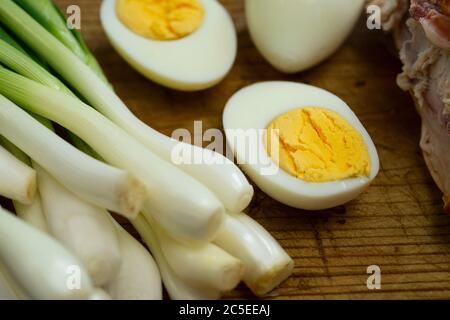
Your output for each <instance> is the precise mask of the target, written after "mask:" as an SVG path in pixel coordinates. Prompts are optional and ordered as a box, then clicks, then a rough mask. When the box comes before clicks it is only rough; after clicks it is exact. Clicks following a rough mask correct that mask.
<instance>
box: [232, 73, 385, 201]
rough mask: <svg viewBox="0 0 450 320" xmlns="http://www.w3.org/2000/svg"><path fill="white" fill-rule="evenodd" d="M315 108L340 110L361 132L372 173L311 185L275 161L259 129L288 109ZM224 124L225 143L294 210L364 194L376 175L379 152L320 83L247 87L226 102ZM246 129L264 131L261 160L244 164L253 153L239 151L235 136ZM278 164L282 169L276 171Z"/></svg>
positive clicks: (262, 184) (264, 188) (267, 188)
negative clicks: (283, 168)
mask: <svg viewBox="0 0 450 320" xmlns="http://www.w3.org/2000/svg"><path fill="white" fill-rule="evenodd" d="M311 106H313V107H321V108H326V109H329V110H331V111H334V112H336V113H337V114H339V115H340V116H341V117H342V118H344V119H345V120H347V121H348V122H349V123H350V124H351V125H352V126H353V128H354V129H355V130H356V131H357V132H359V133H360V134H361V136H362V138H363V139H364V142H365V144H366V145H367V148H368V152H369V156H370V161H371V170H370V175H369V176H368V177H358V178H350V179H345V180H339V181H334V182H323V183H310V182H305V181H303V180H301V179H298V178H296V177H294V176H292V175H290V174H288V173H287V172H285V171H284V170H282V169H280V168H279V167H278V166H277V165H276V164H275V163H274V162H273V161H271V159H270V158H269V156H268V154H267V152H266V149H265V137H266V133H265V131H264V130H261V129H266V128H267V127H268V126H269V124H270V123H271V122H272V121H273V120H274V119H275V118H277V117H278V116H280V115H282V114H284V113H286V112H288V111H290V110H294V109H298V108H302V107H311ZM223 126H224V129H225V132H226V135H227V142H228V144H229V145H230V147H231V149H232V151H233V152H234V154H235V156H236V159H237V160H238V162H239V164H240V165H241V167H242V169H243V170H244V171H245V173H246V174H247V175H248V176H249V177H250V178H251V179H252V180H253V181H254V182H255V183H256V184H257V185H258V187H259V188H260V189H261V190H262V191H264V192H265V193H266V194H268V195H269V196H271V197H272V198H274V199H276V200H278V201H280V202H282V203H284V204H286V205H289V206H292V207H295V208H300V209H306V210H321V209H327V208H331V207H335V206H339V205H341V204H344V203H346V202H348V201H351V200H353V199H354V198H356V197H357V196H358V195H359V194H360V193H361V192H363V191H364V190H365V189H366V188H367V187H368V186H369V184H370V182H371V181H372V180H373V179H374V178H375V176H376V175H377V174H378V170H379V159H378V154H377V150H376V148H375V145H374V143H373V142H372V139H371V138H370V136H369V134H368V133H367V131H366V129H365V128H364V126H363V125H362V124H361V122H360V121H359V119H358V118H357V116H356V115H355V114H354V113H353V111H352V110H351V109H350V107H349V106H348V105H347V104H346V103H345V102H344V101H342V100H341V99H340V98H339V97H337V96H335V95H334V94H332V93H330V92H328V91H325V90H323V89H319V88H317V87H313V86H309V85H304V84H299V83H293V82H282V81H273V82H262V83H257V84H254V85H251V86H249V87H246V88H244V89H242V90H240V91H238V92H237V93H236V94H234V95H233V97H232V98H231V99H230V100H229V101H228V103H227V105H226V107H225V110H224V114H223ZM236 129H241V131H240V132H239V130H237V131H236ZM248 129H260V130H259V131H258V138H257V144H258V145H257V152H258V163H254V162H252V163H248V161H247V163H243V162H245V160H246V159H247V160H249V157H248V155H245V154H240V153H241V152H242V147H238V146H237V139H236V136H239V135H240V134H241V135H242V134H246V133H245V130H248ZM236 132H238V133H236ZM269 164H270V165H269ZM274 168H275V169H278V170H272V169H274ZM264 172H265V173H264ZM267 172H271V173H272V174H267ZM274 172H275V173H274Z"/></svg>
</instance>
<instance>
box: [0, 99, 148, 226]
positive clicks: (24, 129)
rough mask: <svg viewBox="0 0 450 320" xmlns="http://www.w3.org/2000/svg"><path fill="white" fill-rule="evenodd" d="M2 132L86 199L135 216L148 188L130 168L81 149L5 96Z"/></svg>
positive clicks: (0, 122) (1, 103) (1, 109)
mask: <svg viewBox="0 0 450 320" xmlns="http://www.w3.org/2000/svg"><path fill="white" fill-rule="evenodd" d="M43 107H44V108H45V106H43ZM0 134H2V135H3V136H4V137H5V138H7V139H8V140H9V141H10V142H11V143H14V144H15V145H16V146H17V147H18V148H20V149H21V150H23V151H24V152H25V153H27V155H28V156H30V157H31V158H32V159H34V160H35V161H36V162H37V163H39V164H40V165H41V166H42V167H44V168H45V169H46V170H47V171H48V172H50V173H51V174H52V175H53V176H54V177H55V178H56V179H57V180H58V181H59V182H60V183H61V184H62V185H64V186H65V187H66V188H67V189H69V190H71V191H72V192H73V193H75V194H77V195H78V196H80V197H81V198H82V199H85V200H86V201H89V202H92V203H94V204H96V205H98V206H100V207H104V208H107V209H109V210H113V211H116V212H118V213H121V214H123V215H125V216H131V217H132V216H134V215H135V214H136V212H137V210H139V209H140V207H141V205H142V203H143V201H144V199H145V191H144V190H145V189H144V188H143V187H142V185H141V184H140V182H138V181H137V180H136V179H135V178H132V177H131V176H130V175H129V174H128V173H127V172H125V171H123V170H119V169H116V168H114V167H111V166H108V165H106V164H104V163H102V162H100V161H98V160H95V159H93V158H91V157H89V156H87V155H86V154H84V153H83V152H81V151H79V150H77V149H76V148H74V147H73V146H72V145H70V144H69V143H67V142H66V141H65V140H63V139H62V138H60V137H58V136H57V135H56V134H54V133H53V132H52V131H50V130H49V129H47V128H46V127H45V126H43V125H42V124H41V123H40V122H38V121H37V120H35V119H34V118H33V117H31V116H30V115H29V114H27V113H26V112H25V111H23V110H22V109H20V108H19V107H17V106H16V105H14V104H13V103H12V102H11V101H9V100H8V99H6V98H5V97H3V96H0Z"/></svg>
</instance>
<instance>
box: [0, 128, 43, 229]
mask: <svg viewBox="0 0 450 320" xmlns="http://www.w3.org/2000/svg"><path fill="white" fill-rule="evenodd" d="M0 144H1V145H3V147H5V149H6V150H8V151H9V152H10V153H11V154H12V155H14V156H15V157H16V158H17V159H18V160H20V161H22V162H23V163H24V164H26V165H27V166H29V167H31V161H30V158H28V156H27V155H26V154H25V153H23V152H22V150H20V149H19V148H17V147H16V146H15V145H13V144H12V143H11V142H9V141H8V140H7V139H5V138H4V137H2V136H0ZM13 205H14V209H15V210H16V213H17V215H18V216H19V217H20V218H21V219H22V220H24V221H26V222H28V223H29V224H31V225H32V226H34V227H36V228H38V229H39V230H41V231H43V232H48V228H47V221H46V220H45V215H44V212H43V211H42V205H41V197H40V195H39V192H36V194H35V196H34V198H33V200H32V201H31V203H30V204H23V203H21V202H20V201H17V200H13Z"/></svg>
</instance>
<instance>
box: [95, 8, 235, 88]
mask: <svg viewBox="0 0 450 320" xmlns="http://www.w3.org/2000/svg"><path fill="white" fill-rule="evenodd" d="M101 21H102V25H103V28H104V30H105V32H106V34H107V36H108V38H109V40H110V41H111V43H112V45H113V47H114V48H115V49H116V50H117V52H118V53H119V54H120V55H121V56H122V57H123V58H124V59H125V60H126V61H127V62H128V63H129V64H130V65H131V66H132V67H134V68H135V69H136V70H137V71H138V72H140V73H141V74H142V75H144V76H145V77H147V78H149V79H151V80H153V81H155V82H157V83H159V84H162V85H165V86H167V87H170V88H173V89H178V90H185V91H194V90H202V89H206V88H209V87H211V86H213V85H215V84H217V83H218V82H220V81H221V80H222V79H223V78H224V77H225V76H226V74H227V73H228V72H229V71H230V69H231V67H232V65H233V63H234V60H235V58H236V53H237V38H236V31H235V28H234V25H233V22H232V20H231V18H230V16H229V14H228V12H227V11H226V10H225V8H224V7H223V6H222V5H221V4H220V3H219V2H218V1H216V0H104V1H103V4H102V8H101Z"/></svg>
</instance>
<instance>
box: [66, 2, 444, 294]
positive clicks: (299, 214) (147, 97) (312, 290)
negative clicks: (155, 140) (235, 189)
mask: <svg viewBox="0 0 450 320" xmlns="http://www.w3.org/2000/svg"><path fill="white" fill-rule="evenodd" d="M221 2H222V3H223V4H224V5H225V6H226V7H227V9H229V11H230V12H231V14H232V16H233V19H234V21H235V24H236V28H237V30H238V35H239V53H238V57H237V61H236V64H235V65H234V68H233V69H232V71H231V73H230V74H229V75H228V76H227V77H226V79H225V80H224V81H223V82H222V83H220V84H219V85H218V86H216V87H214V88H212V89H209V90H206V91H203V92H198V93H182V92H176V91H173V90H169V89H166V88H163V87H161V86H159V85H157V84H154V83H152V82H150V81H149V80H147V79H145V78H143V77H142V76H140V75H139V74H138V73H137V72H135V71H134V70H133V69H132V68H130V67H129V66H128V65H127V64H126V63H125V62H124V61H123V60H122V59H121V58H120V57H119V55H118V54H117V53H116V52H115V51H114V50H113V48H112V47H111V46H110V44H109V42H108V40H107V38H106V36H105V34H104V32H103V30H102V28H101V25H100V21H99V7H100V3H101V1H100V0H94V1H93V0H58V1H57V3H58V4H59V5H60V6H61V8H63V9H65V8H67V6H69V5H72V4H77V5H79V6H80V7H81V13H82V25H81V27H82V30H81V31H82V33H83V35H84V37H85V39H86V40H87V42H88V44H89V46H90V48H91V49H92V51H93V52H94V54H95V55H96V56H97V57H98V59H99V61H100V63H101V65H102V66H103V68H104V70H105V72H106V74H107V76H108V78H109V80H110V81H111V82H112V83H113V85H114V88H115V90H116V91H117V93H118V94H119V96H120V97H121V98H122V99H123V100H124V101H125V102H126V104H127V105H128V106H129V107H130V108H131V109H132V110H133V112H134V113H136V114H137V115H138V116H139V117H140V118H141V119H142V120H144V121H145V122H147V123H148V124H149V125H151V126H153V127H154V128H155V129H157V130H159V131H161V132H163V133H165V134H167V135H170V134H171V133H172V131H173V130H175V129H177V128H187V129H189V130H191V131H193V123H194V121H195V120H202V121H203V129H204V130H206V129H208V128H222V123H221V117H222V110H223V108H224V105H225V103H226V101H227V99H228V98H229V97H230V96H231V95H232V94H233V93H234V92H236V91H237V90H238V89H240V88H242V87H244V86H246V85H249V84H252V83H254V82H257V81H265V80H290V81H296V82H303V83H310V84H313V85H316V86H319V87H322V88H325V89H327V90H330V91H331V92H333V93H335V94H337V95H339V96H340V97H341V98H343V99H344V100H345V101H346V102H348V104H349V105H350V106H351V107H352V108H353V110H354V111H355V112H356V114H357V115H358V116H359V118H360V120H361V122H362V123H363V124H364V125H365V127H366V128H367V130H368V131H369V133H370V134H371V136H372V138H373V140H374V142H375V144H376V146H377V148H378V152H379V156H380V160H381V171H380V174H379V175H378V177H377V179H376V180H375V182H374V183H373V185H372V186H371V187H370V188H369V189H368V190H367V191H366V192H365V193H364V194H363V195H361V196H360V197H359V198H358V199H356V200H355V201H353V202H351V203H349V204H347V205H345V206H341V207H338V208H335V209H332V210H325V211H321V212H306V211H302V210H296V209H292V208H289V207H286V206H284V205H282V204H280V203H278V202H276V201H274V200H272V199H271V198H269V197H268V196H266V195H265V194H263V193H262V192H260V191H257V192H256V196H255V199H254V201H253V202H252V204H251V205H250V207H249V208H248V210H247V212H248V214H250V215H251V216H252V217H253V218H255V219H256V220H258V221H259V222H260V223H261V224H262V225H263V226H264V227H266V228H267V229H268V230H269V231H270V232H271V233H272V234H273V235H274V236H275V237H276V238H277V239H278V240H279V241H280V243H281V244H282V245H283V247H284V248H286V250H288V252H289V253H290V254H291V256H292V257H293V258H294V259H295V265H296V267H295V272H294V275H293V276H292V277H291V278H290V279H289V280H287V281H286V282H285V283H284V284H283V285H281V286H280V288H278V289H277V290H276V291H275V292H274V293H273V298H277V299H352V298H358V299H404V298H405V299H406V298H450V217H448V216H446V215H444V214H443V210H442V208H441V205H442V203H441V193H440V192H439V190H438V189H437V188H436V187H435V185H434V184H433V181H432V179H431V177H430V175H429V173H428V171H427V169H426V167H425V164H424V161H423V160H422V156H421V152H420V149H419V147H418V143H419V134H420V119H419V117H418V116H417V114H416V112H415V109H414V106H413V103H412V101H411V99H410V98H409V96H408V94H406V93H404V92H402V91H401V90H400V89H399V88H398V87H397V85H396V83H395V78H396V75H397V73H398V72H399V70H400V68H401V65H400V63H399V61H398V60H397V59H396V57H395V56H394V55H392V54H390V53H389V52H388V50H387V49H386V46H385V45H384V43H383V39H384V37H383V35H382V34H380V33H379V32H377V31H369V30H368V29H366V28H365V22H364V21H363V19H361V22H360V23H359V25H358V26H357V28H356V29H355V31H354V33H353V34H352V35H351V37H350V38H349V39H348V41H347V42H346V43H345V45H344V46H343V47H342V48H341V50H339V52H337V53H336V54H335V55H334V56H333V57H332V58H331V59H329V60H328V61H326V62H325V63H323V64H322V65H321V66H319V67H316V68H314V69H313V70H310V71H307V72H303V73H301V74H297V75H291V76H286V75H283V74H281V73H279V72H277V71H276V70H274V69H273V68H272V67H270V65H268V64H267V63H266V62H265V61H264V60H263V58H262V57H261V55H260V54H259V53H258V51H257V50H256V49H255V47H254V45H253V44H252V42H251V40H250V38H249V34H248V31H247V29H246V24H245V15H244V10H243V2H242V0H222V1H221ZM124 223H125V222H124ZM369 265H378V266H379V267H380V268H381V281H382V282H381V290H369V289H368V288H367V285H366V281H367V277H368V274H367V273H366V272H367V267H368V266H369ZM227 297H229V298H253V296H252V295H251V293H250V292H249V291H248V290H247V289H246V288H245V287H244V286H242V287H239V288H238V289H237V290H235V291H234V292H232V293H230V294H228V295H227Z"/></svg>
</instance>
